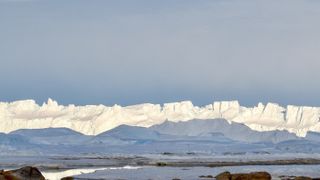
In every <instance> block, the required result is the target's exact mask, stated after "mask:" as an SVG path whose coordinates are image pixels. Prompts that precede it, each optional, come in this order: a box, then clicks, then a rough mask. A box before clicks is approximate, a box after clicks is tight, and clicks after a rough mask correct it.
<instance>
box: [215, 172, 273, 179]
mask: <svg viewBox="0 0 320 180" xmlns="http://www.w3.org/2000/svg"><path fill="white" fill-rule="evenodd" d="M215 178H216V179H217V180H270V179H271V175H270V174H269V173H267V172H252V173H237V174H231V173H230V172H228V171H226V172H223V173H221V174H218V175H217V176H216V177H215Z"/></svg>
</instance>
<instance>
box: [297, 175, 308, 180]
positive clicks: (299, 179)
mask: <svg viewBox="0 0 320 180" xmlns="http://www.w3.org/2000/svg"><path fill="white" fill-rule="evenodd" d="M294 180H312V178H310V177H305V176H297V177H295V178H294Z"/></svg>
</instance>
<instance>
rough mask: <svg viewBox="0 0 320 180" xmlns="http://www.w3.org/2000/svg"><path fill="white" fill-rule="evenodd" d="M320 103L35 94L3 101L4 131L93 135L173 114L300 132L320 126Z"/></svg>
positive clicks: (1, 126) (0, 112) (146, 123)
mask: <svg viewBox="0 0 320 180" xmlns="http://www.w3.org/2000/svg"><path fill="white" fill-rule="evenodd" d="M319 117H320V108H318V107H305V106H291V105H289V106H287V107H285V108H284V107H281V106H279V105H277V104H273V103H268V104H267V105H263V104H262V103H259V104H258V105H257V106H256V107H250V108H247V107H243V106H240V105H239V103H238V102H237V101H222V102H214V103H212V104H209V105H207V106H204V107H197V106H194V105H193V104H192V103H191V102H190V101H183V102H175V103H167V104H164V105H163V106H161V105H159V104H140V105H134V106H126V107H121V106H119V105H114V106H112V107H107V106H104V105H87V106H75V105H68V106H62V105H59V104H58V103H57V102H56V101H54V100H52V99H48V102H46V103H43V105H41V106H40V105H38V104H36V102H35V101H34V100H23V101H15V102H1V103H0V132H6V133H8V132H11V131H15V130H17V129H37V128H50V127H65V128H70V129H72V130H75V131H78V132H81V133H83V134H87V135H96V134H100V133H102V132H104V131H107V130H110V129H112V128H114V127H117V126H119V125H122V124H125V125H133V126H142V127H149V126H152V125H155V124H161V123H162V122H164V121H166V120H169V121H173V122H178V121H188V120H192V119H217V118H223V119H227V120H228V121H230V122H238V123H244V124H245V125H247V126H248V127H250V128H251V129H254V130H257V131H272V130H287V131H289V132H293V133H295V134H297V135H298V136H305V135H306V133H307V132H308V131H314V132H320V122H319Z"/></svg>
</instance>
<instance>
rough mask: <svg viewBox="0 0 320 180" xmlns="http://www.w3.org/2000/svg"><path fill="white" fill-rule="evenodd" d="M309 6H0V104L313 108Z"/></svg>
mask: <svg viewBox="0 0 320 180" xmlns="http://www.w3.org/2000/svg"><path fill="white" fill-rule="evenodd" d="M319 79H320V2H319V1H317V0H265V1H262V0H261V1H260V0H157V1H156V0H0V88H1V89H0V100H1V101H13V100H17V99H35V100H36V101H37V102H39V103H41V102H43V101H45V100H46V99H47V98H48V97H51V98H53V99H56V100H58V101H59V102H61V103H63V104H69V103H75V104H100V103H102V104H107V105H112V104H115V103H117V104H122V105H128V104H136V103H143V102H152V103H164V102H171V101H180V100H192V101H193V102H194V103H195V104H197V105H203V104H208V103H210V102H212V101H213V100H232V99H238V100H239V101H240V102H241V104H244V105H254V104H257V103H258V102H260V101H262V102H268V101H272V102H277V103H280V104H283V105H286V104H299V105H313V106H320V93H319V92H320V83H319Z"/></svg>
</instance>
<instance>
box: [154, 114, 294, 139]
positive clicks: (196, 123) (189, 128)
mask: <svg viewBox="0 0 320 180" xmlns="http://www.w3.org/2000/svg"><path fill="white" fill-rule="evenodd" d="M149 129H153V130H155V131H157V132H159V133H163V134H170V135H179V136H211V135H212V134H213V133H214V134H217V133H221V134H223V135H224V136H225V137H227V138H229V139H232V140H236V141H242V142H250V143H253V142H273V143H278V142H282V141H288V140H298V139H299V137H297V136H296V135H295V134H293V133H289V132H288V131H279V130H275V131H267V132H259V131H255V130H252V129H250V128H249V127H247V126H246V125H244V124H240V123H235V122H230V123H228V121H226V120H224V119H214V120H190V121H185V122H170V121H166V122H164V123H162V124H159V125H155V126H151V127H150V128H149Z"/></svg>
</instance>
